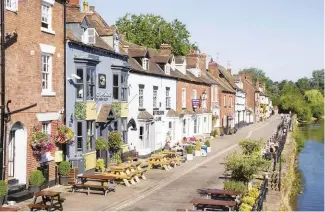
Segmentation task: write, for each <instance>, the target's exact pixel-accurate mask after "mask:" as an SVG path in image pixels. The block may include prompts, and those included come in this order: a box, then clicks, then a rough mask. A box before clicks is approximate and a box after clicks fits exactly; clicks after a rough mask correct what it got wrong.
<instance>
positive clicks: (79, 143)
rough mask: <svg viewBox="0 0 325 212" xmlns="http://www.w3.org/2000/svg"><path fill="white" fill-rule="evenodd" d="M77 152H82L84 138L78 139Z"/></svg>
mask: <svg viewBox="0 0 325 212" xmlns="http://www.w3.org/2000/svg"><path fill="white" fill-rule="evenodd" d="M77 150H78V151H81V150H82V137H77Z"/></svg>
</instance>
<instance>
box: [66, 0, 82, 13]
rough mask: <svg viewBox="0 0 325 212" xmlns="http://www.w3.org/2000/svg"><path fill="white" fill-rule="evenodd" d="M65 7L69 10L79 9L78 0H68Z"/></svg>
mask: <svg viewBox="0 0 325 212" xmlns="http://www.w3.org/2000/svg"><path fill="white" fill-rule="evenodd" d="M67 7H68V8H69V10H70V11H76V12H77V11H80V0H70V1H69V3H68V4H67Z"/></svg>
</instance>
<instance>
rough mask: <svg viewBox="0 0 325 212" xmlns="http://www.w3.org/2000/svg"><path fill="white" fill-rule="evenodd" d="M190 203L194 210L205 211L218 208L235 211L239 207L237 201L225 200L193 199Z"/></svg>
mask: <svg viewBox="0 0 325 212" xmlns="http://www.w3.org/2000/svg"><path fill="white" fill-rule="evenodd" d="M190 203H192V204H193V210H197V209H198V208H203V209H204V210H205V209H207V208H208V209H216V208H221V209H223V208H228V210H229V211H231V210H233V209H234V207H235V206H236V205H237V203H236V202H235V201H225V200H213V199H192V200H191V201H190Z"/></svg>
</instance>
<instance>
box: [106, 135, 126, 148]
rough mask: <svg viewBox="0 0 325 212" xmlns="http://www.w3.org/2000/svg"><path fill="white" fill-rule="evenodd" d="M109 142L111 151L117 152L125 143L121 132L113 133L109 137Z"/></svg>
mask: <svg viewBox="0 0 325 212" xmlns="http://www.w3.org/2000/svg"><path fill="white" fill-rule="evenodd" d="M108 140H109V141H108V148H109V150H111V151H113V152H117V151H119V150H120V149H121V146H122V144H123V141H122V138H121V134H120V133H119V132H111V133H110V134H109V136H108Z"/></svg>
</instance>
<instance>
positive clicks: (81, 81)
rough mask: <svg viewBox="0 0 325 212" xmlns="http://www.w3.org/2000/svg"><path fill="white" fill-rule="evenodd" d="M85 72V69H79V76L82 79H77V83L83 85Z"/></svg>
mask: <svg viewBox="0 0 325 212" xmlns="http://www.w3.org/2000/svg"><path fill="white" fill-rule="evenodd" d="M83 73H84V70H83V69H77V76H78V77H80V79H77V80H76V82H77V83H83V82H84V81H83V79H84V75H83Z"/></svg>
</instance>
